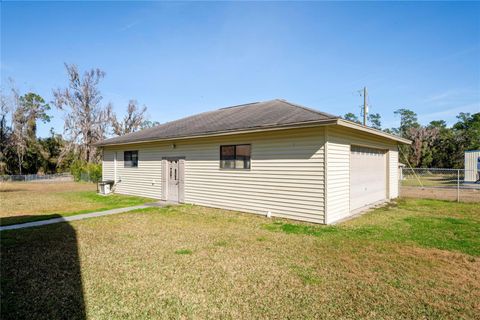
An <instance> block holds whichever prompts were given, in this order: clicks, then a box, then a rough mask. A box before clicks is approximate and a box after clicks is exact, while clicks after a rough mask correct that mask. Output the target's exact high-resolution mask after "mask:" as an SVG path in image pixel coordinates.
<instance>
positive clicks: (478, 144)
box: [344, 108, 480, 169]
mask: <svg viewBox="0 0 480 320" xmlns="http://www.w3.org/2000/svg"><path fill="white" fill-rule="evenodd" d="M394 114H395V115H396V116H398V117H399V118H400V125H399V127H397V128H385V129H382V126H381V116H380V114H378V113H375V114H369V115H368V118H367V121H368V123H367V125H368V126H370V127H372V128H374V129H377V130H383V131H385V132H387V133H391V134H395V135H398V136H400V137H402V138H406V139H409V140H411V141H412V144H411V145H410V146H400V150H399V151H400V161H401V162H403V163H404V164H406V165H411V166H412V167H415V168H417V167H422V168H455V169H460V168H463V167H464V152H465V151H467V150H480V112H479V113H474V114H471V113H464V112H461V113H460V114H459V115H458V116H457V122H456V123H454V124H453V125H452V126H450V127H449V126H448V125H447V123H446V122H445V121H444V120H434V121H431V122H430V123H429V124H427V125H421V124H420V123H419V122H418V116H417V114H416V113H415V112H414V111H412V110H410V109H407V108H401V109H398V110H396V111H395V112H394ZM344 119H346V120H350V121H353V122H357V123H360V121H359V119H358V117H357V116H356V115H355V114H353V113H347V114H345V115H344Z"/></svg>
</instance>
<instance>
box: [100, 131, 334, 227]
mask: <svg viewBox="0 0 480 320" xmlns="http://www.w3.org/2000/svg"><path fill="white" fill-rule="evenodd" d="M324 141H325V139H324V129H323V128H322V127H317V128H308V129H289V130H281V131H276V132H260V133H251V134H237V135H231V136H222V137H215V138H213V137H212V138H198V139H190V140H178V141H175V142H171V143H144V144H138V145H129V146H116V147H106V148H105V150H106V151H117V152H118V159H117V166H118V167H117V177H118V178H119V179H121V182H119V183H118V184H117V186H116V192H118V193H124V194H132V195H140V196H146V197H152V198H158V199H159V198H161V182H162V179H161V178H162V177H161V175H162V172H161V171H162V170H161V160H162V157H175V156H178V157H185V202H186V203H193V204H198V205H204V206H211V207H219V208H225V209H231V210H238V211H245V212H253V213H258V214H266V213H267V212H268V211H270V212H271V214H272V215H273V216H278V217H285V218H292V219H297V220H304V221H311V222H317V223H324ZM173 144H174V145H175V147H173ZM225 144H251V145H252V154H251V169H250V170H229V169H220V166H219V165H220V159H219V152H220V145H225ZM125 150H138V152H139V161H138V168H124V167H123V151H125Z"/></svg>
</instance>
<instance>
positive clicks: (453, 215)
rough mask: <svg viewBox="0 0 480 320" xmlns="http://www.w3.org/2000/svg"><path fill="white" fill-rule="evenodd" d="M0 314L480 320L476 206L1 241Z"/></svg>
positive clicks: (160, 225) (45, 230)
mask: <svg viewBox="0 0 480 320" xmlns="http://www.w3.org/2000/svg"><path fill="white" fill-rule="evenodd" d="M1 241H2V246H1V254H2V263H1V279H2V280H1V281H2V283H1V285H2V290H1V295H2V296H1V301H2V306H1V307H2V308H1V312H2V319H19V318H38V319H41V318H43V319H56V318H64V319H65V318H68V319H75V318H76V319H84V318H91V319H127V318H128V319H152V318H157V319H158V318H167V319H172V318H182V319H189V318H195V319H206V318H215V319H245V318H248V319H278V318H290V319H313V318H316V319H318V318H324V319H339V318H343V319H358V318H366V319H399V318H403V319H413V318H417V319H418V318H422V319H425V318H428V319H435V318H437V319H443V318H449V319H458V318H464V319H478V318H479V314H480V206H478V203H477V204H474V203H455V202H446V201H438V200H416V199H407V200H400V201H399V202H398V203H397V204H392V205H389V206H388V207H385V208H381V209H377V210H375V211H373V212H371V213H367V214H365V215H362V216H361V217H359V218H357V219H355V220H350V221H347V222H345V223H343V224H341V225H337V226H320V225H312V224H306V223H298V222H292V221H287V220H282V219H267V218H265V217H260V216H255V215H252V214H243V213H237V212H231V211H224V210H217V209H210V208H204V207H198V206H190V205H183V206H178V207H166V208H151V209H145V210H140V211H137V212H131V213H125V214H120V215H115V216H108V217H102V218H96V219H89V220H83V221H76V222H73V223H71V224H67V223H62V224H57V225H51V226H46V227H41V228H36V229H25V230H14V231H6V232H2V233H1Z"/></svg>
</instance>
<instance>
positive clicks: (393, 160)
mask: <svg viewBox="0 0 480 320" xmlns="http://www.w3.org/2000/svg"><path fill="white" fill-rule="evenodd" d="M388 167H389V171H388V179H389V181H388V182H389V186H388V198H389V199H395V198H397V197H398V184H399V183H400V182H399V172H398V151H397V150H394V149H393V150H389V151H388Z"/></svg>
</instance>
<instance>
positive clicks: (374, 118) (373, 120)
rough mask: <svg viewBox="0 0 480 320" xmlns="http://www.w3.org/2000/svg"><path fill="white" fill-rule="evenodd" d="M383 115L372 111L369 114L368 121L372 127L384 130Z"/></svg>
mask: <svg viewBox="0 0 480 320" xmlns="http://www.w3.org/2000/svg"><path fill="white" fill-rule="evenodd" d="M381 118H382V117H381V116H380V114H379V113H370V114H369V115H368V123H369V125H370V127H372V128H374V129H377V130H382V121H381Z"/></svg>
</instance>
